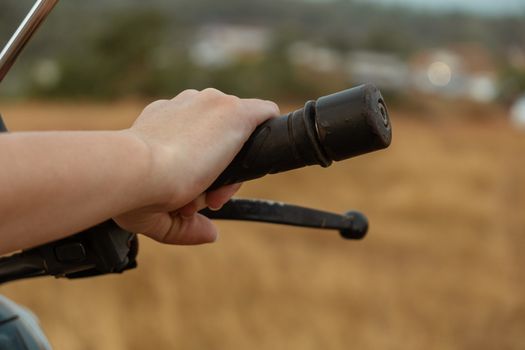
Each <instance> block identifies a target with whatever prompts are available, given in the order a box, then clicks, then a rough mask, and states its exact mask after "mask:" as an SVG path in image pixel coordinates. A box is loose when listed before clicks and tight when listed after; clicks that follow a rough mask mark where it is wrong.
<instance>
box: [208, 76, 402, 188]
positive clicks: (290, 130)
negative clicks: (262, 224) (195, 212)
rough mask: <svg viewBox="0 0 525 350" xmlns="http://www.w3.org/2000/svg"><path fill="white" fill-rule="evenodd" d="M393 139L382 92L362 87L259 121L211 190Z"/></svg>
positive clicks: (322, 162) (347, 154) (323, 163)
mask: <svg viewBox="0 0 525 350" xmlns="http://www.w3.org/2000/svg"><path fill="white" fill-rule="evenodd" d="M391 140H392V127H391V124H390V119H389V116H388V111H387V108H386V105H385V102H384V100H383V97H382V96H381V93H380V91H379V90H378V89H377V88H376V87H375V86H373V85H371V84H365V85H361V86H357V87H354V88H352V89H348V90H344V91H341V92H338V93H335V94H332V95H328V96H324V97H321V98H319V99H318V100H317V101H308V102H307V103H306V105H305V106H304V108H302V109H299V110H297V111H295V112H292V113H289V114H286V115H282V116H280V117H277V118H272V119H270V120H267V121H266V122H264V123H263V124H261V125H259V127H257V129H256V130H255V131H254V132H253V134H252V135H251V136H250V138H249V139H248V141H246V143H245V144H244V146H243V148H242V149H241V151H240V152H239V153H238V154H237V156H236V157H235V159H234V160H233V161H232V162H231V163H230V165H229V166H228V167H227V168H226V169H225V170H224V172H222V174H221V175H220V176H219V177H218V178H217V179H216V180H215V182H214V183H213V184H212V185H211V186H210V189H216V188H218V187H220V186H224V185H229V184H233V183H238V182H242V181H247V180H253V179H256V178H259V177H262V176H265V175H267V174H275V173H279V172H283V171H287V170H292V169H297V168H301V167H304V166H307V165H316V164H317V165H321V166H323V167H328V166H329V165H330V164H331V163H332V161H339V160H343V159H348V158H351V157H355V156H359V155H362V154H365V153H369V152H373V151H377V150H380V149H383V148H386V147H388V146H389V145H390V142H391Z"/></svg>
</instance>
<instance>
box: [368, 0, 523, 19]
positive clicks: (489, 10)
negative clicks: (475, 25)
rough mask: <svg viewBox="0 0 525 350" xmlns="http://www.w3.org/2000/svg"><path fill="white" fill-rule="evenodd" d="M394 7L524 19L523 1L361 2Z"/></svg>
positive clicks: (376, 0)
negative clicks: (402, 6)
mask: <svg viewBox="0 0 525 350" xmlns="http://www.w3.org/2000/svg"><path fill="white" fill-rule="evenodd" d="M361 1H363V2H370V1H373V2H380V3H384V4H390V5H392V4H394V5H410V6H413V7H418V8H422V9H426V10H436V9H437V10H457V9H459V10H466V11H469V12H477V13H484V14H517V13H521V14H523V16H524V19H525V0H361Z"/></svg>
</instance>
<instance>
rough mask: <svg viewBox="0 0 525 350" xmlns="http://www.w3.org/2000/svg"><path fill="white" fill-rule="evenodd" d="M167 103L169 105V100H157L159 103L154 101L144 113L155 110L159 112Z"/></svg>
mask: <svg viewBox="0 0 525 350" xmlns="http://www.w3.org/2000/svg"><path fill="white" fill-rule="evenodd" d="M167 103H168V100H157V101H153V102H151V103H150V104H149V105H147V106H146V108H144V111H153V110H157V109H159V108H162V107H164V106H165V105H166V104H167Z"/></svg>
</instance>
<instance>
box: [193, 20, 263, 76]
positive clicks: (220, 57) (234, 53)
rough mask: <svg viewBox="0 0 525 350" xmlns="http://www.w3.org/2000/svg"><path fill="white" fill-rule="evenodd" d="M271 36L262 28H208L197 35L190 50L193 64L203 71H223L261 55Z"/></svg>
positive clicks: (221, 26)
mask: <svg viewBox="0 0 525 350" xmlns="http://www.w3.org/2000/svg"><path fill="white" fill-rule="evenodd" d="M270 40H271V32H270V31H269V30H268V29H266V28H262V27H256V26H241V25H225V24H218V25H209V26H205V27H203V28H201V30H199V31H198V33H197V35H196V37H195V39H194V43H193V44H192V45H191V47H190V51H189V53H190V57H191V59H192V61H193V62H195V63H196V64H198V65H200V66H203V67H224V66H228V65H231V64H234V63H235V62H238V61H239V60H241V59H243V58H248V57H259V56H261V55H263V54H264V53H265V52H266V50H267V49H268V46H269V44H270Z"/></svg>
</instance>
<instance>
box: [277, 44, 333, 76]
mask: <svg viewBox="0 0 525 350" xmlns="http://www.w3.org/2000/svg"><path fill="white" fill-rule="evenodd" d="M287 54H288V60H289V61H290V62H291V63H292V64H294V65H296V66H302V67H306V68H308V69H312V70H314V71H318V72H320V73H333V72H337V71H341V69H342V64H343V58H342V55H341V54H340V53H339V52H337V51H336V50H334V49H332V48H329V47H325V46H320V45H316V44H314V43H310V42H307V41H297V42H295V43H293V44H292V45H290V47H289V48H288V52H287Z"/></svg>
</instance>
